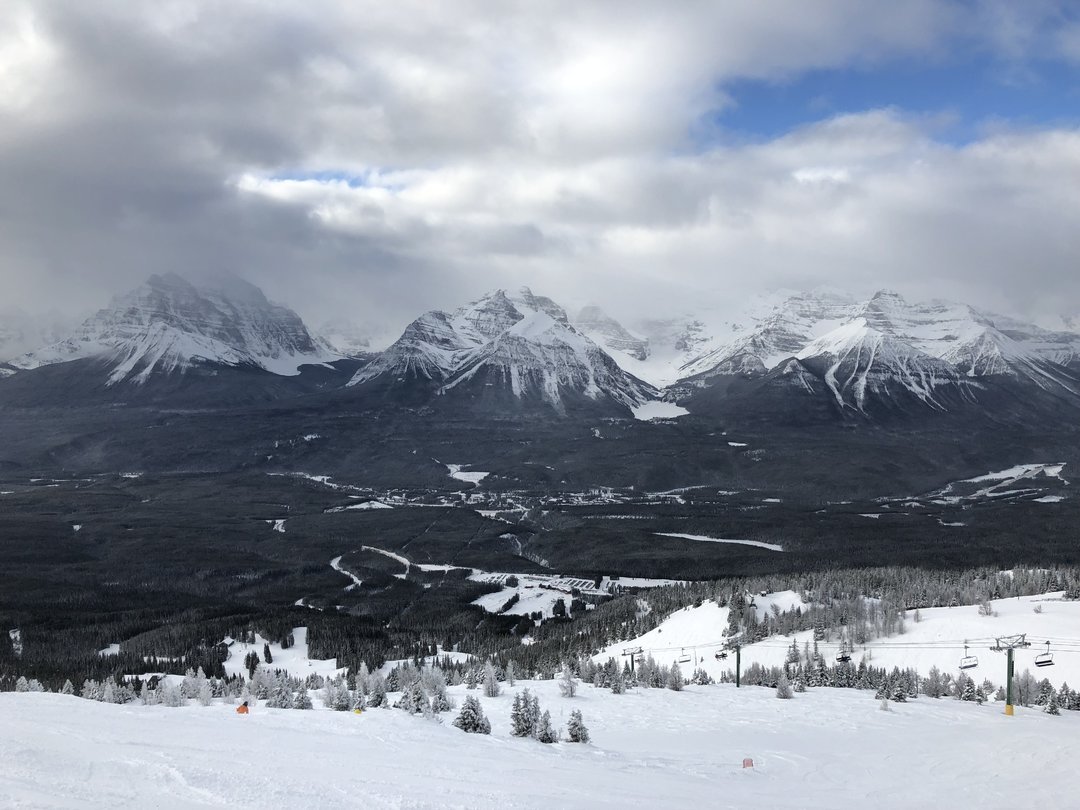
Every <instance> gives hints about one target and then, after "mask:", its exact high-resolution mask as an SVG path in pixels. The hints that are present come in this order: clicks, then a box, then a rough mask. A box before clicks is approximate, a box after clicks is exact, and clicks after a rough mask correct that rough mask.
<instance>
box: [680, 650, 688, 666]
mask: <svg viewBox="0 0 1080 810" xmlns="http://www.w3.org/2000/svg"><path fill="white" fill-rule="evenodd" d="M679 663H680V664H689V663H690V656H689V655H687V654H686V650H683V651H682V654H681V655H680V656H679Z"/></svg>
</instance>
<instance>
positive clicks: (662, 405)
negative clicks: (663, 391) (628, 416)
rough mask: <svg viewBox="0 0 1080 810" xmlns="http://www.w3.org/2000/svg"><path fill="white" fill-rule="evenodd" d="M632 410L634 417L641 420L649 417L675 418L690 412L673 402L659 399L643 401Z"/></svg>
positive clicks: (645, 420) (644, 420) (646, 419)
mask: <svg viewBox="0 0 1080 810" xmlns="http://www.w3.org/2000/svg"><path fill="white" fill-rule="evenodd" d="M632 410H633V413H634V418H635V419H639V420H641V421H643V422H647V421H649V420H650V419H677V418H678V417H680V416H686V415H687V414H688V413H690V411H688V410H686V408H684V407H682V406H681V405H676V404H675V403H674V402H661V401H660V400H654V401H652V402H644V403H642V404H641V405H638V406H637V407H636V408H633V409H632Z"/></svg>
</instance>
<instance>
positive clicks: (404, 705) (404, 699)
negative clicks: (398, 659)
mask: <svg viewBox="0 0 1080 810" xmlns="http://www.w3.org/2000/svg"><path fill="white" fill-rule="evenodd" d="M394 708H395V709H404V710H405V711H407V712H408V713H409V714H428V713H429V712H430V711H431V703H430V701H428V697H427V695H426V694H424V685H423V684H422V683H420V681H419V680H415V681H413V682H412V683H410V684H409V685H408V686H407V687H405V691H403V692H402V693H401V697H400V698H398V701H397V703H395V704H394Z"/></svg>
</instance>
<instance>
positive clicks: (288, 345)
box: [0, 275, 1080, 421]
mask: <svg viewBox="0 0 1080 810" xmlns="http://www.w3.org/2000/svg"><path fill="white" fill-rule="evenodd" d="M12 321H13V319H11V318H9V323H8V324H7V333H12V332H14V331H15V329H16V328H19V327H18V325H17V324H14V323H12ZM3 326H4V325H3V324H0V327H3ZM332 328H333V331H334V333H335V336H336V339H337V344H338V345H337V346H335V345H333V344H332V343H331V341H330V340H327V339H326V338H323V337H321V336H319V335H318V334H316V333H315V332H313V331H312V330H310V329H309V328H308V327H307V326H306V325H305V324H304V322H303V320H302V319H301V318H300V317H299V316H298V315H297V314H296V313H295V312H294V311H293V310H291V309H289V308H288V307H286V306H282V305H279V304H274V303H271V302H270V301H269V300H267V298H266V297H265V295H263V293H262V292H261V291H260V290H259V289H258V288H257V287H255V286H254V285H252V284H250V283H248V282H246V281H243V280H241V279H238V278H236V277H224V278H222V279H220V280H217V281H215V282H212V283H202V284H195V283H193V282H191V281H188V280H185V279H183V278H181V277H179V276H176V275H161V276H158V275H155V276H151V277H150V278H149V279H148V280H147V281H146V282H145V283H144V284H142V285H140V286H139V287H138V288H136V289H134V290H132V291H130V292H128V293H125V294H122V295H119V296H117V297H115V298H114V299H113V301H112V302H111V304H110V305H109V306H108V307H106V308H104V309H102V310H101V311H99V312H98V313H96V314H95V315H93V316H92V317H91V318H89V319H87V320H86V321H85V322H84V323H83V324H82V325H81V326H80V327H78V328H77V329H76V330H75V331H74V332H73V333H71V334H69V335H67V336H66V337H63V338H62V339H59V340H56V341H54V342H52V343H49V344H47V345H44V346H41V347H40V348H36V349H34V350H32V351H29V352H24V353H22V354H19V355H17V356H14V357H9V358H8V359H7V360H6V362H5V363H3V365H0V377H2V379H0V403H3V402H4V397H5V393H7V392H9V391H17V392H19V393H18V397H17V398H18V400H19V401H20V402H24V403H25V402H26V401H27V397H29V398H30V399H31V400H32V399H33V392H34V389H35V387H36V386H35V380H38V379H48V380H49V381H50V384H49V386H48V387H47V390H48V391H49V392H50V393H49V395H50V396H54V395H55V391H56V390H57V387H58V385H60V384H62V383H63V381H64V378H65V376H66V375H68V374H72V375H74V374H75V373H76V371H77V372H78V374H77V376H78V378H79V379H80V380H81V381H82V388H87V387H89V388H92V389H93V390H94V391H95V392H96V395H97V396H98V399H99V400H100V399H101V397H102V392H107V391H108V390H110V389H112V390H114V391H116V392H117V394H116V397H117V398H119V399H125V398H130V397H131V396H132V394H131V392H132V390H135V389H138V391H139V398H140V399H142V400H145V399H147V398H149V399H154V398H159V399H167V398H168V396H170V392H173V391H175V390H176V386H177V380H180V379H185V378H192V377H194V378H200V377H201V378H213V379H214V384H215V388H214V391H215V396H220V395H221V391H222V390H223V386H225V387H227V385H228V380H230V379H232V378H233V377H235V379H236V380H237V384H238V385H243V386H246V387H248V388H249V389H250V387H251V380H252V374H256V375H262V376H261V378H260V379H262V380H264V381H273V380H280V379H281V378H290V377H294V378H299V379H302V380H303V381H305V382H304V384H297V385H290V384H288V383H287V382H285V381H279V382H277V383H274V384H272V385H270V386H269V387H268V388H267V389H266V392H265V398H268V399H276V398H280V397H291V396H299V395H307V394H311V393H313V392H315V391H324V392H325V391H333V392H335V396H336V397H337V399H338V401H343V400H345V399H346V398H348V400H349V401H352V402H355V403H356V404H357V406H358V407H362V408H367V409H375V410H378V409H380V408H387V407H395V406H400V405H407V406H409V407H424V408H428V409H433V410H434V411H436V412H437V411H438V410H439V409H450V410H454V411H455V412H460V411H462V410H465V411H473V412H483V413H485V414H500V415H506V416H512V415H513V414H515V413H532V412H537V411H539V412H543V413H547V414H549V415H551V416H556V417H565V416H572V415H574V414H585V413H587V414H590V415H597V414H600V415H609V416H629V415H630V414H631V413H633V412H635V411H637V410H638V409H640V408H641V407H642V406H644V405H646V404H648V403H651V402H656V401H661V400H662V401H667V402H669V403H677V404H678V405H679V406H683V407H685V408H686V409H688V410H689V411H690V413H692V414H694V413H701V412H703V411H708V410H710V409H713V410H718V411H719V412H722V413H724V414H725V415H730V414H732V412H733V409H734V410H738V409H744V410H748V411H753V412H755V413H773V414H777V413H784V412H789V413H794V412H797V411H799V410H800V409H803V410H805V411H806V412H821V413H822V414H825V415H828V418H832V419H837V420H841V421H842V420H850V419H856V420H859V419H878V420H880V419H883V418H886V417H888V416H890V415H896V414H903V415H905V416H906V417H909V418H910V417H912V416H923V415H925V416H932V415H933V414H935V413H981V414H983V415H989V416H1000V413H998V414H995V413H994V411H995V409H998V408H999V407H1000V404H1001V402H1002V401H1003V399H1002V394H1003V393H1004V392H1007V394H1008V400H1009V402H1010V403H1012V405H1011V406H1010V407H1011V408H1012V409H1013V410H1015V409H1016V406H1017V403H1019V404H1021V405H1022V404H1023V403H1024V402H1030V403H1031V404H1032V407H1036V406H1037V407H1040V408H1043V407H1046V405H1047V403H1048V402H1052V403H1054V406H1055V407H1064V408H1070V409H1075V408H1080V333H1078V332H1076V331H1072V330H1071V329H1062V330H1060V331H1053V330H1048V329H1044V328H1041V327H1038V326H1036V325H1034V324H1028V323H1023V322H1021V321H1018V320H1016V319H1014V318H1009V317H1006V316H999V315H994V314H991V313H986V312H982V311H980V310H978V309H976V308H974V307H971V306H968V305H965V304H958V303H951V302H944V301H932V302H928V303H910V302H907V301H905V300H904V299H903V298H902V297H901V296H900V295H898V294H897V293H894V292H889V291H881V292H878V293H877V294H875V295H873V296H872V297H871V298H869V299H866V300H858V299H854V298H852V297H850V296H846V295H844V294H842V293H837V292H820V291H819V292H810V293H785V294H778V295H774V296H772V297H770V298H767V299H754V300H752V301H750V302H748V304H747V306H746V308H745V312H744V313H743V315H742V316H741V317H740V318H738V319H737V321H736V322H726V323H720V324H715V323H714V324H713V325H710V321H709V318H708V313H707V312H705V313H704V314H699V315H697V316H687V317H683V318H675V319H668V320H663V319H658V318H653V319H651V320H646V321H642V322H641V323H640V324H635V325H634V328H628V327H626V326H624V325H623V324H621V323H620V322H619V321H617V320H616V319H615V318H613V317H611V316H610V315H609V314H607V313H606V312H605V311H604V310H603V309H602V308H601V307H600V306H596V305H593V306H589V307H586V308H585V309H583V310H581V311H580V312H578V313H577V314H576V315H575V316H574V317H571V316H569V315H568V313H567V311H566V310H565V309H564V308H563V307H562V306H560V305H559V304H558V303H556V302H555V301H554V300H552V299H551V298H548V297H544V296H541V295H536V294H534V293H533V292H532V291H531V290H529V289H528V288H522V289H520V290H517V291H506V290H495V291H492V292H490V293H488V294H486V295H484V296H482V297H481V298H479V299H477V300H475V301H473V302H470V303H468V304H465V305H463V306H461V307H459V308H458V309H456V310H453V311H449V312H444V311H432V312H427V313H425V314H423V315H421V316H420V317H418V318H417V319H416V320H414V321H413V322H412V323H410V324H409V325H408V326H407V327H406V328H405V330H404V332H403V333H402V334H401V336H400V337H399V338H398V339H397V340H396V341H394V342H393V343H392V344H391V345H390V346H389V347H388V348H386V349H385V350H383V351H381V352H371V351H369V350H368V345H367V342H366V339H365V338H364V337H363V335H364V332H363V330H362V329H361V328H360V327H359V326H357V325H350V324H341V323H338V324H334V325H332ZM0 334H4V332H3V331H2V330H0ZM339 347H340V348H339ZM46 370H49V373H48V375H46V374H44V373H43V372H45V371H46ZM313 379H314V380H317V383H315V384H309V382H310V380H313ZM88 380H90V381H91V382H90V383H88V382H87V381H88ZM184 387H185V390H186V391H187V393H188V394H189V395H191V394H192V393H193V392H197V389H198V385H196V384H193V383H192V382H191V381H190V379H187V381H186V382H185V383H184ZM66 390H68V391H69V392H70V395H71V397H72V401H73V402H77V401H78V392H79V390H81V389H80V386H79V385H70V386H68V387H67V389H66ZM120 392H124V393H123V394H121V393H120ZM223 401H224V402H228V401H229V397H227V396H226V397H225V398H224V400H223ZM50 404H53V405H57V404H62V403H57V402H55V400H54V401H52V402H51V403H50ZM207 404H213V403H212V402H211V403H207Z"/></svg>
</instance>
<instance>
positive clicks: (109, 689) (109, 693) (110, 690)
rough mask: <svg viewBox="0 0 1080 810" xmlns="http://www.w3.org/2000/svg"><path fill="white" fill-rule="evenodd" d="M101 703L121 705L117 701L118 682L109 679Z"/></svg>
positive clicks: (102, 690) (103, 688)
mask: <svg viewBox="0 0 1080 810" xmlns="http://www.w3.org/2000/svg"><path fill="white" fill-rule="evenodd" d="M101 701H102V702H103V703H119V702H120V701H119V700H117V699H116V682H115V681H114V680H113V679H112V678H109V679H108V680H106V681H105V685H104V686H103V687H102V689H101Z"/></svg>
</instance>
